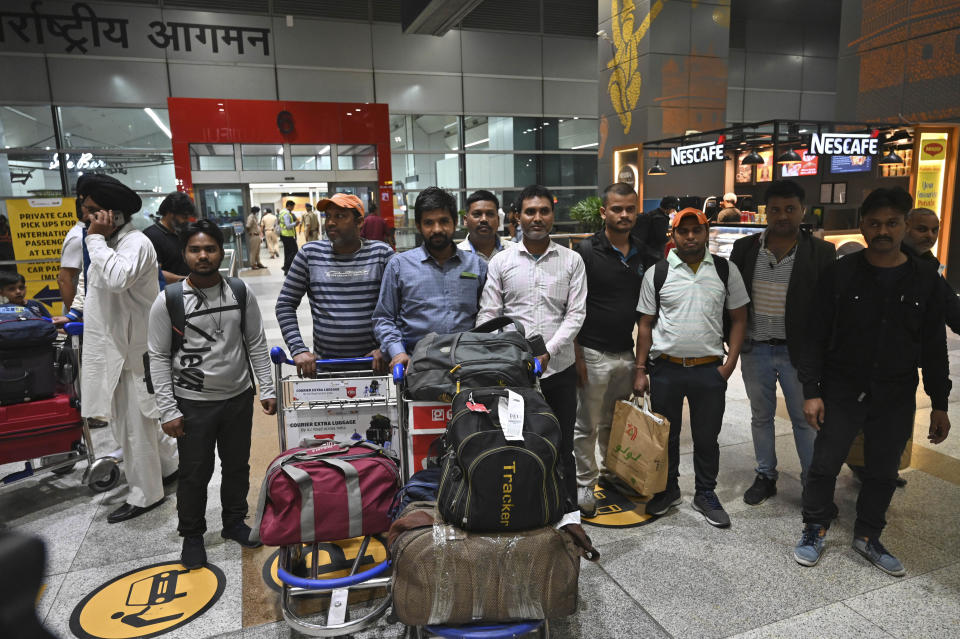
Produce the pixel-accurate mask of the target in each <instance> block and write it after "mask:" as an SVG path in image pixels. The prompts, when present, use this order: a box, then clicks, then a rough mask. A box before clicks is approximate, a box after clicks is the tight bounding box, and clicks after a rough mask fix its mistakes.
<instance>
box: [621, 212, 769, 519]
mask: <svg viewBox="0 0 960 639" xmlns="http://www.w3.org/2000/svg"><path fill="white" fill-rule="evenodd" d="M672 227H673V230H672V236H673V241H674V243H675V244H676V248H675V249H673V250H671V251H670V254H669V255H668V257H667V259H666V260H661V261H660V262H658V263H657V265H656V266H655V267H654V268H652V269H649V270H648V271H647V273H646V275H644V278H643V286H642V288H641V289H640V302H639V304H637V313H640V314H641V315H640V318H639V320H638V321H637V329H638V333H637V361H636V373H635V375H634V382H633V388H634V392H635V393H636V394H637V395H643V394H644V393H646V392H647V391H648V390H649V391H650V398H651V400H652V404H653V406H652V407H653V410H654V412H657V413H660V414H661V415H663V416H664V417H666V418H667V420H668V421H669V422H670V438H669V442H668V450H667V455H668V468H667V487H666V489H665V490H663V491H662V492H659V493H657V494H656V495H654V496H653V497H652V498H651V499H650V501H649V502H647V508H646V510H647V513H648V514H651V515H662V514H664V513H666V512H667V511H668V510H669V509H670V508H671V507H673V506H677V505H679V504H680V502H681V499H680V485H679V482H678V478H679V475H680V468H679V467H680V425H681V420H682V418H683V400H684V398H686V399H687V401H688V402H689V404H690V432H691V434H692V435H693V469H694V473H695V476H696V478H695V487H696V495H695V496H694V499H693V509H694V510H696V511H697V512H699V513H700V514H702V515H703V516H704V518H705V519H706V520H707V521H708V522H709V523H710V524H712V525H714V526H717V527H726V526H729V525H730V517H729V516H728V515H727V513H726V511H724V509H723V506H722V505H721V504H720V500H719V499H718V498H717V494H716V493H715V492H714V489H715V488H716V485H717V472H718V471H719V467H720V446H719V445H718V443H717V437H718V436H719V434H720V427H721V425H722V424H723V411H724V407H725V405H726V397H725V395H726V391H727V379H729V378H730V375H732V374H733V371H734V369H735V368H736V366H737V358H738V357H739V356H740V348H741V346H742V345H743V338H744V334H745V333H746V328H747V304H748V303H749V302H750V297H749V296H748V295H747V291H746V288H744V285H743V279H742V278H741V277H740V271H738V270H737V267H736V265H734V264H730V263H729V262H728V261H727V260H725V259H724V258H722V257H719V256H715V255H711V254H710V252H709V251H707V238H708V224H707V218H706V216H705V215H704V214H703V213H702V212H701V211H700V210H699V209H694V208H687V209H683V210H682V211H680V212H679V213H677V214H676V216H675V217H674V219H673V224H672ZM724 309H726V311H727V313H729V318H730V334H729V337H728V338H726V341H727V343H728V345H729V347H730V350H729V353H728V355H727V359H726V361H724V359H723V342H724ZM648 356H649V360H650V366H651V371H650V378H649V379H648V378H647V360H648Z"/></svg>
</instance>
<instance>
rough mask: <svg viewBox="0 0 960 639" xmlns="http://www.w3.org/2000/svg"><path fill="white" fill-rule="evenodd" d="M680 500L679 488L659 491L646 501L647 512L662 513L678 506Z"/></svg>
mask: <svg viewBox="0 0 960 639" xmlns="http://www.w3.org/2000/svg"><path fill="white" fill-rule="evenodd" d="M682 501H683V499H681V498H680V489H679V488H674V489H672V490H670V489H668V490H665V491H663V492H659V493H657V494H656V495H654V496H653V497H651V498H650V501H648V502H647V509H646V510H647V514H648V515H662V514H664V513H665V512H667V511H668V510H670V509H671V508H673V507H674V506H679V505H680V503H681V502H682Z"/></svg>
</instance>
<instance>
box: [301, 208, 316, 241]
mask: <svg viewBox="0 0 960 639" xmlns="http://www.w3.org/2000/svg"><path fill="white" fill-rule="evenodd" d="M300 223H301V224H302V225H303V240H304V241H305V242H312V241H314V240H319V239H320V218H318V217H317V212H316V211H307V212H306V213H304V214H303V216H302V217H301V218H300Z"/></svg>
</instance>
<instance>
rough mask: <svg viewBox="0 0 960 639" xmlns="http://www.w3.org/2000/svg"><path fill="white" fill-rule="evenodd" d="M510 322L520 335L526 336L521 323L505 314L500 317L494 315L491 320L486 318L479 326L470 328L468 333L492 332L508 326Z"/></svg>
mask: <svg viewBox="0 0 960 639" xmlns="http://www.w3.org/2000/svg"><path fill="white" fill-rule="evenodd" d="M511 324H512V325H513V327H514V328H515V329H517V331H518V332H519V333H520V335H522V336H523V337H526V336H527V335H526V331H524V330H523V325H522V324H520V322H518V321H517V320H515V319H513V318H512V317H507V316H506V315H503V316H502V317H494V318H493V319H492V320H487V321H486V322H484V323H483V324H480V325H479V326H475V327H474V328H472V329H470V331H469V332H470V333H492V332H494V331H499V330H501V329H504V328H506V327H508V326H510V325H511Z"/></svg>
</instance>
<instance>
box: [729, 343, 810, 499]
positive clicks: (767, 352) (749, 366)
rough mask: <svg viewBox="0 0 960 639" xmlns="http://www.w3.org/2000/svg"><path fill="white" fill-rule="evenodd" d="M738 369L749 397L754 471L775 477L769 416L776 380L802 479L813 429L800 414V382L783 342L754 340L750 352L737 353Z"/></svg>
mask: <svg viewBox="0 0 960 639" xmlns="http://www.w3.org/2000/svg"><path fill="white" fill-rule="evenodd" d="M740 371H741V373H742V375H743V385H744V386H745V387H746V390H747V397H749V398H750V413H751V417H750V427H751V430H752V431H753V450H754V452H755V453H756V456H757V474H758V475H763V476H764V477H766V478H768V479H774V480H775V479H776V478H777V445H776V441H777V440H776V432H775V429H774V424H773V418H774V416H776V413H777V380H779V381H780V388H781V389H783V398H784V400H785V401H786V404H787V413H789V414H790V421H791V422H793V439H794V441H795V442H796V445H797V455H798V456H799V457H800V469H801V475H800V479H801V481H802V482H806V479H807V471H808V470H809V468H810V461H811V460H812V459H813V441H814V440H815V439H816V438H817V431H815V430H814V429H813V428H811V426H810V424H808V423H807V420H806V419H805V418H804V416H803V386H802V385H801V384H800V380H799V379H798V378H797V369H795V368H794V367H793V364H791V363H790V355H789V353H788V352H787V345H786V344H778V345H775V346H774V345H771V344H761V343H757V342H754V343H753V345H752V349H751V350H750V352H748V353H742V354H741V355H740Z"/></svg>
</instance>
